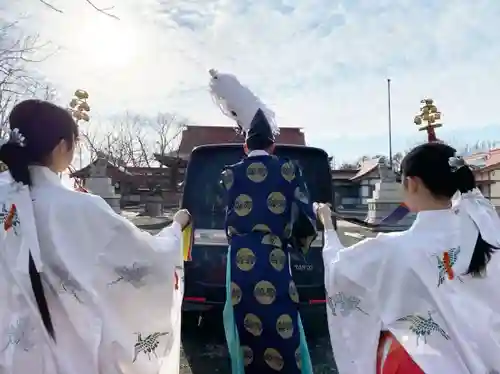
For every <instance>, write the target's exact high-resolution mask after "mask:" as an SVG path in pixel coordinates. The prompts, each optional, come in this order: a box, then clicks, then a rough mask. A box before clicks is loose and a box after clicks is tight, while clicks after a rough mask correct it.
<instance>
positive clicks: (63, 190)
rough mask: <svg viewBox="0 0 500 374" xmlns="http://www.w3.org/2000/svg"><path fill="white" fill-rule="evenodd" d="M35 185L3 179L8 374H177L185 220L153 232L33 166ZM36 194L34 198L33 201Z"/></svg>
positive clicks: (3, 351) (0, 294) (2, 282)
mask: <svg viewBox="0 0 500 374" xmlns="http://www.w3.org/2000/svg"><path fill="white" fill-rule="evenodd" d="M32 178H33V183H34V186H33V188H32V190H31V192H30V191H29V189H28V188H27V187H20V186H19V185H14V184H12V183H1V184H0V204H1V205H3V207H4V209H3V212H2V217H3V220H4V221H5V219H6V217H7V216H8V211H9V209H10V208H11V206H12V204H15V206H16V211H17V216H16V217H14V218H15V219H14V221H13V225H12V227H10V228H9V229H8V231H5V230H4V228H3V227H2V229H1V232H2V234H1V235H0V300H1V304H0V345H1V346H0V373H2V374H4V373H5V374H28V373H30V374H174V373H178V371H179V355H180V353H179V349H180V309H181V303H182V293H183V271H182V265H183V261H182V252H181V243H180V241H181V230H180V227H179V225H178V224H173V225H172V226H171V227H168V228H165V229H163V230H162V231H161V232H160V233H159V234H158V235H156V236H152V235H150V234H148V233H146V232H142V231H141V230H139V229H138V228H136V227H135V226H134V225H133V224H132V223H130V222H129V221H127V220H126V219H125V218H123V217H121V216H119V215H117V214H115V213H114V212H113V210H112V209H111V208H110V207H109V206H108V205H107V204H106V202H105V201H104V200H102V199H101V198H100V197H97V196H94V195H91V194H86V193H80V192H76V191H72V190H69V189H68V188H67V187H65V186H63V185H62V184H61V181H60V180H59V178H58V176H57V175H56V174H54V173H52V172H51V171H49V169H47V168H43V167H34V168H32ZM32 200H33V201H32ZM29 250H31V252H32V254H33V257H34V260H35V263H36V265H37V268H38V269H39V271H41V277H42V281H43V283H44V288H45V294H46V298H47V301H48V306H49V309H50V313H51V316H52V321H53V324H54V329H55V339H56V342H54V341H52V340H51V338H50V337H49V336H48V334H47V332H46V330H45V328H44V326H43V324H42V321H41V318H40V315H39V312H38V309H37V306H36V302H35V299H34V296H33V292H32V290H31V284H30V279H29V274H28V254H29Z"/></svg>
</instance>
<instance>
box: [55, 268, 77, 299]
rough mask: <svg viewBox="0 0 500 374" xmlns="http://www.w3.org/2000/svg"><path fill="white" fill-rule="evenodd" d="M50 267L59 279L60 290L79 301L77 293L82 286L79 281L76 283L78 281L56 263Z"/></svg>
mask: <svg viewBox="0 0 500 374" xmlns="http://www.w3.org/2000/svg"><path fill="white" fill-rule="evenodd" d="M50 268H51V270H52V272H53V273H54V275H55V276H56V277H57V278H58V280H59V284H60V290H61V291H63V292H66V293H68V294H70V295H72V296H73V297H74V298H75V299H76V300H77V301H78V302H79V303H81V302H82V300H81V299H80V298H79V297H78V293H80V292H82V291H83V288H82V287H81V285H80V283H78V281H77V280H76V279H75V278H73V277H72V276H71V275H70V274H69V272H68V271H67V270H66V269H64V268H62V267H60V266H57V265H52V266H50Z"/></svg>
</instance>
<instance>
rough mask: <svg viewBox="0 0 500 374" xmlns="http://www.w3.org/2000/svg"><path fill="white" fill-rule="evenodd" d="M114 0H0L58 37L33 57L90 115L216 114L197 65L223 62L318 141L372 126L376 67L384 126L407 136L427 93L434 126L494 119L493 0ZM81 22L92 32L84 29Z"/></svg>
mask: <svg viewBox="0 0 500 374" xmlns="http://www.w3.org/2000/svg"><path fill="white" fill-rule="evenodd" d="M1 1H3V2H5V4H6V2H7V0H1ZM96 1H97V0H96ZM104 1H106V3H107V4H109V3H110V2H113V0H102V2H104ZM114 1H115V5H116V13H118V14H119V15H120V16H121V21H120V22H116V21H114V20H112V19H108V18H106V17H104V16H101V15H99V14H96V13H95V12H94V11H92V9H90V8H89V7H87V6H85V2H84V1H81V2H78V1H76V0H75V1H73V2H71V3H72V5H71V7H70V8H69V9H68V8H67V9H66V13H65V14H63V15H61V14H58V13H55V12H51V11H49V10H48V9H45V8H44V7H43V5H41V4H38V3H37V2H36V1H34V0H19V1H17V2H16V6H15V7H12V6H9V8H8V9H9V12H10V13H9V14H10V15H11V16H14V15H15V14H18V13H19V12H28V13H30V18H28V20H27V21H25V22H23V27H24V28H25V29H26V30H27V31H31V32H34V31H37V32H39V33H40V34H41V36H42V37H45V38H47V39H50V40H52V41H53V42H55V43H57V44H59V45H61V46H63V47H64V50H62V51H61V52H60V53H59V54H58V55H57V56H54V57H53V58H51V59H50V60H49V61H47V62H45V63H43V64H41V65H40V66H39V67H38V68H39V70H40V71H41V72H42V73H43V74H45V75H46V76H47V79H49V80H50V81H52V82H54V83H55V84H56V85H57V86H58V87H59V89H60V91H61V93H63V94H65V95H70V94H71V91H72V90H74V89H75V88H78V87H85V88H87V89H88V90H89V91H90V93H91V99H92V102H93V106H94V115H95V116H98V117H105V116H107V115H110V114H112V113H117V112H120V111H123V110H126V109H129V110H133V111H135V112H147V113H148V114H154V113H156V112H158V111H164V112H165V111H167V112H168V111H169V112H177V113H180V114H181V115H182V116H185V117H189V118H190V119H191V120H192V121H193V122H195V123H199V124H230V123H231V122H230V121H229V120H227V119H226V118H225V117H223V116H222V114H220V113H219V112H218V109H217V108H216V107H215V106H214V105H213V103H212V102H211V99H210V97H209V95H208V94H207V92H206V85H207V81H208V74H207V70H208V69H210V68H212V67H215V68H217V69H219V70H220V71H228V72H232V73H234V74H236V75H237V76H238V77H239V78H240V80H241V81H242V82H244V83H245V84H247V85H248V86H249V87H251V89H252V90H254V91H255V92H256V93H257V94H258V95H259V96H260V97H261V98H262V99H263V100H264V101H265V102H266V103H268V105H269V106H270V107H272V108H273V109H274V110H275V111H276V112H277V116H278V119H279V120H280V123H281V124H282V125H286V126H290V125H291V126H300V127H303V128H304V129H305V131H306V135H307V139H308V140H309V141H310V142H311V143H312V144H319V145H321V146H323V147H325V148H327V149H328V150H329V151H334V148H335V147H334V145H335V144H338V143H339V141H342V139H346V138H349V139H352V142H353V145H355V144H356V141H360V142H361V143H359V144H363V142H366V141H367V140H369V139H370V138H372V139H379V138H380V137H381V136H382V135H381V134H383V133H384V132H386V129H387V83H386V78H387V77H390V78H391V79H392V88H393V90H392V94H393V96H392V105H393V124H394V132H395V136H396V137H398V136H399V137H402V138H405V137H409V136H411V135H412V134H413V135H414V136H415V137H418V136H419V135H417V134H416V131H415V130H416V129H415V126H414V125H413V124H412V118H413V115H414V114H415V112H417V111H418V106H419V101H420V99H421V98H423V97H425V96H431V97H433V98H434V99H435V100H436V102H437V105H438V107H439V108H440V109H441V110H442V111H443V113H444V120H445V126H446V127H447V128H450V129H457V130H458V129H459V130H462V129H470V130H471V131H480V128H482V127H485V126H489V125H499V124H500V123H499V122H500V121H499V119H498V112H497V107H498V101H499V99H500V85H499V82H500V64H499V63H498V60H499V59H500V44H498V42H497V36H498V35H500V23H499V22H498V19H500V3H497V2H494V1H489V0H477V1H474V2H471V1H467V0H448V1H446V2H444V1H443V2H435V1H430V0H423V1H419V2H415V1H410V0H379V1H372V0H307V1H306V0H254V1H249V0H182V1H181V0H168V1H166V0H165V1H160V0H142V1H140V2H138V1H132V0H120V1H119V2H118V1H116V0H114ZM63 4H66V3H65V2H62V1H61V0H59V4H58V5H61V6H62V5H63ZM107 4H103V5H107ZM16 12H17V13H16ZM93 25H94V28H92V27H93ZM96 28H97V30H95V29H96ZM82 29H83V30H87V31H88V30H94V32H91V33H88V34H89V35H88V37H87V39H86V38H85V36H84V37H81V36H79V32H80V31H82ZM106 35H108V36H109V35H114V36H112V37H111V38H110V40H109V38H108V40H107V39H106ZM124 35H125V39H126V43H124V42H123V40H122V41H119V39H120V38H121V39H123V38H124ZM75 40H76V41H78V42H77V43H76V44H75ZM115 42H116V43H115ZM120 43H121V44H122V45H123V47H122V48H117V49H116V52H113V53H112V56H115V57H117V58H116V59H115V60H119V57H120V54H123V56H124V57H123V60H125V61H121V62H120V63H113V61H108V63H104V62H103V63H102V64H101V63H100V62H99V58H98V57H99V56H97V55H99V54H101V55H102V56H105V55H106V53H107V52H110V50H112V48H111V47H113V45H114V44H120ZM82 44H85V45H82ZM107 46H110V47H107ZM115 47H116V45H115V46H114V47H113V48H115ZM83 51H87V54H85V53H83ZM120 51H121V52H120ZM92 54H93V55H92ZM89 55H92V58H90V57H89ZM112 56H111V57H112ZM109 58H110V56H107V57H105V58H103V60H105V59H109ZM90 60H91V62H89V61H90ZM111 60H112V58H111ZM101 62H102V61H101ZM476 129H477V130H476ZM382 137H383V136H382ZM377 146H380V147H385V145H384V144H383V143H382V142H380V141H379V142H378V143H377ZM359 153H364V152H362V150H360V151H359Z"/></svg>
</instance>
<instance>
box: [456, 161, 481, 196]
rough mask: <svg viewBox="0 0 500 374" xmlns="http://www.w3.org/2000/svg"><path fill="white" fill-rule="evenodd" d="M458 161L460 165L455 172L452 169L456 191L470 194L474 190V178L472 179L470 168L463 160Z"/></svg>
mask: <svg viewBox="0 0 500 374" xmlns="http://www.w3.org/2000/svg"><path fill="white" fill-rule="evenodd" d="M459 160H460V161H461V162H462V164H461V165H460V166H459V167H458V168H457V169H455V170H453V167H452V171H453V175H454V176H455V184H456V186H457V190H458V191H460V193H467V192H471V191H472V190H473V189H474V188H476V178H475V177H474V174H473V173H472V169H471V168H470V166H469V165H467V164H466V163H465V161H464V160H463V159H459ZM460 161H459V162H460Z"/></svg>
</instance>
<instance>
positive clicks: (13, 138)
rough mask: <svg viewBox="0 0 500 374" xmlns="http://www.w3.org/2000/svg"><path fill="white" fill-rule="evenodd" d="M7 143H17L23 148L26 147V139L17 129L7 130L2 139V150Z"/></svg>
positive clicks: (0, 143)
mask: <svg viewBox="0 0 500 374" xmlns="http://www.w3.org/2000/svg"><path fill="white" fill-rule="evenodd" d="M7 143H15V144H18V145H19V146H21V147H26V138H25V137H24V135H23V134H21V132H20V131H19V129H18V128H17V127H16V128H14V129H12V130H11V129H7V131H6V132H5V133H4V136H3V137H2V138H0V148H2V146H3V145H5V144H7Z"/></svg>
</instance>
